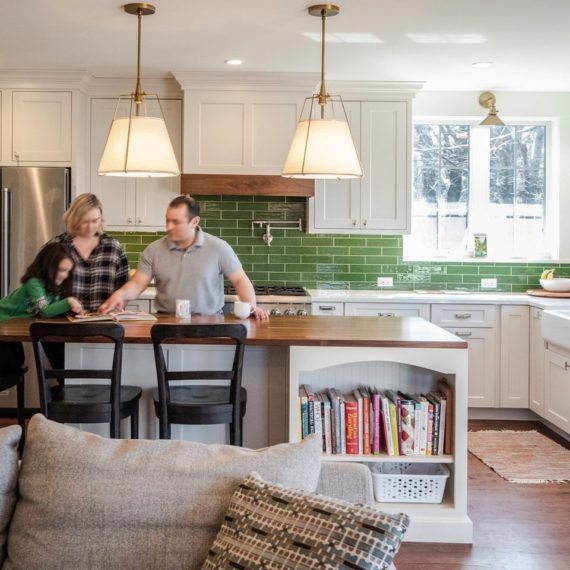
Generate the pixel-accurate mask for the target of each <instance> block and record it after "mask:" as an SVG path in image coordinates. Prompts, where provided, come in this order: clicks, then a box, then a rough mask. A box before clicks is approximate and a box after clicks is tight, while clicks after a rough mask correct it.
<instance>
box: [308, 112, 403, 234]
mask: <svg viewBox="0 0 570 570" xmlns="http://www.w3.org/2000/svg"><path fill="white" fill-rule="evenodd" d="M345 107H346V111H347V115H348V116H349V122H350V125H351V131H352V136H353V139H354V142H355V145H356V149H357V152H358V154H359V156H360V160H361V164H362V170H363V173H364V176H363V178H362V179H348V180H319V181H317V182H316V184H315V197H314V198H313V199H311V200H309V230H310V231H311V232H313V233H329V232H331V231H334V232H335V233H364V234H374V233H383V234H402V233H408V232H409V231H410V219H411V218H410V216H411V212H410V197H411V180H410V174H409V170H410V164H411V162H410V161H411V128H412V122H411V102H410V101H367V102H347V103H345Z"/></svg>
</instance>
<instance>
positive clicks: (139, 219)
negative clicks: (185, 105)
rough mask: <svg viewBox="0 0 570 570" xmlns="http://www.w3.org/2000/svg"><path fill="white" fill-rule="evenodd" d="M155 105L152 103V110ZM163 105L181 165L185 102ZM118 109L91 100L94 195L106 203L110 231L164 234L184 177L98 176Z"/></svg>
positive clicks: (112, 101)
mask: <svg viewBox="0 0 570 570" xmlns="http://www.w3.org/2000/svg"><path fill="white" fill-rule="evenodd" d="M151 103H152V101H149V103H148V104H149V106H150V105H151ZM161 104H162V108H163V111H164V118H165V121H166V126H167V128H168V133H169V135H170V140H171V141H172V146H173V147H174V153H175V154H176V158H177V160H178V161H179V162H180V159H181V155H182V153H181V150H182V102H181V101H179V100H175V99H170V100H161ZM116 105H117V100H116V99H92V100H91V167H90V169H91V192H92V193H93V194H96V195H97V196H98V197H99V199H100V200H101V202H102V203H103V213H104V218H105V226H106V227H108V228H111V229H113V230H119V229H123V230H127V231H129V230H130V231H133V230H139V231H141V230H142V231H144V230H148V231H156V230H157V229H161V230H162V229H164V216H165V212H166V207H167V205H168V203H169V202H170V200H172V199H173V198H174V197H175V196H177V195H178V194H180V177H178V176H176V177H168V178H123V177H117V176H99V175H98V174H97V168H98V167H99V161H100V160H101V155H102V154H103V148H104V147H105V143H106V141H107V135H108V133H109V128H110V126H111V121H112V119H113V114H114V112H115V107H116ZM152 114H154V113H152Z"/></svg>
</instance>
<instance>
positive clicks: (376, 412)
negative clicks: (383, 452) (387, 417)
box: [372, 392, 381, 455]
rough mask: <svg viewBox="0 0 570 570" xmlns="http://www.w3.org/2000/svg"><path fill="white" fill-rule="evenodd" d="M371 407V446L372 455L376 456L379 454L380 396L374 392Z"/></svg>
mask: <svg viewBox="0 0 570 570" xmlns="http://www.w3.org/2000/svg"><path fill="white" fill-rule="evenodd" d="M372 400H373V402H372V407H373V410H374V414H373V415H374V441H373V444H372V453H374V455H378V454H379V453H380V443H381V442H380V424H381V421H380V394H378V392H374V393H373V395H372Z"/></svg>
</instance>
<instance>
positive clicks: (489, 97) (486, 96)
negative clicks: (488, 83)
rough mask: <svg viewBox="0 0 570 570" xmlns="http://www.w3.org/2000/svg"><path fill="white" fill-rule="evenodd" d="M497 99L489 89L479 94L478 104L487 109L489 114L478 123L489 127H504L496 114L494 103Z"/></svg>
mask: <svg viewBox="0 0 570 570" xmlns="http://www.w3.org/2000/svg"><path fill="white" fill-rule="evenodd" d="M496 102H497V99H496V97H495V95H494V94H493V93H491V92H490V91H485V92H483V93H481V95H479V105H481V107H483V108H484V109H489V114H488V115H487V116H486V117H485V118H484V119H483V120H482V121H481V122H480V123H479V124H480V125H485V126H489V127H504V126H505V123H503V121H501V119H500V118H499V115H498V114H497V113H498V112H499V111H497V107H495V103H496Z"/></svg>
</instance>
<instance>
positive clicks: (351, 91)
mask: <svg viewBox="0 0 570 570" xmlns="http://www.w3.org/2000/svg"><path fill="white" fill-rule="evenodd" d="M424 85H425V83H424V82H421V81H343V80H335V79H330V80H327V91H328V92H329V93H330V94H331V95H332V94H335V95H336V94H338V95H342V97H343V98H344V99H350V98H351V97H356V98H357V99H358V100H360V101H362V100H363V99H367V98H370V99H373V100H375V101H379V100H384V101H390V100H396V99H397V100H402V99H413V98H414V97H415V96H416V94H417V93H418V92H419V91H420V90H421V89H422V87H423V86H424Z"/></svg>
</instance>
